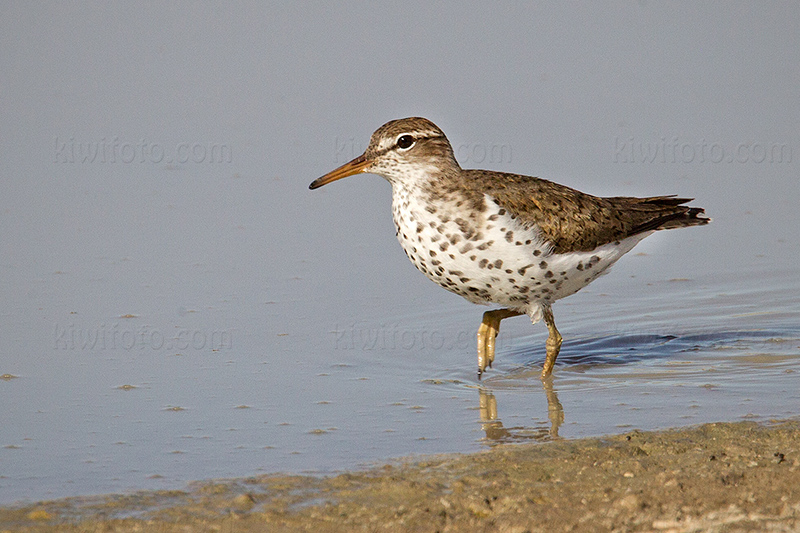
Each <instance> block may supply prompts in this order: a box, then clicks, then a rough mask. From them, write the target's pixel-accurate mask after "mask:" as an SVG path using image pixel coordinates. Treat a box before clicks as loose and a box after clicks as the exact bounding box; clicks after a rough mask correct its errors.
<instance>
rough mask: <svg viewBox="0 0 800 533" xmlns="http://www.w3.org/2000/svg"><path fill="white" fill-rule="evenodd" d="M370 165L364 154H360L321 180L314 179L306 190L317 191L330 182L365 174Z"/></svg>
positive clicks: (370, 162)
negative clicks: (360, 173) (361, 173)
mask: <svg viewBox="0 0 800 533" xmlns="http://www.w3.org/2000/svg"><path fill="white" fill-rule="evenodd" d="M371 164H372V161H370V160H369V159H367V158H366V157H364V154H361V155H360V156H358V157H356V158H355V159H353V160H352V161H350V162H349V163H345V164H344V165H342V166H340V167H339V168H337V169H336V170H331V171H330V172H328V173H327V174H325V175H324V176H322V177H321V178H317V179H315V180H314V181H313V182H311V185H309V186H308V188H309V189H317V188H319V187H322V186H323V185H327V184H328V183H330V182H332V181H336V180H340V179H342V178H346V177H347V176H352V175H353V174H358V173H359V172H367V171H368V169H369V166H370V165H371Z"/></svg>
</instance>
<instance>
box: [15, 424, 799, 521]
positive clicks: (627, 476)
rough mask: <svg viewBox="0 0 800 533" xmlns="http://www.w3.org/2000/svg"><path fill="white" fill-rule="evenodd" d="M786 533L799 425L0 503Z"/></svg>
mask: <svg viewBox="0 0 800 533" xmlns="http://www.w3.org/2000/svg"><path fill="white" fill-rule="evenodd" d="M6 530H13V531H29V532H52V531H69V532H84V531H87V532H88V531H92V532H94V531H158V532H173V531H174V532H177V531H221V532H239V531H290V532H292V531H509V532H523V531H674V532H679V531H687V532H688V531H797V530H800V421H797V420H788V421H781V422H773V423H770V424H764V425H759V424H756V423H753V422H738V423H717V424H705V425H702V426H697V427H691V428H684V429H676V430H669V431H661V432H639V431H633V432H630V433H627V434H623V435H615V436H610V437H604V438H589V439H580V440H556V441H553V442H548V443H543V444H542V443H540V444H515V445H498V446H495V447H492V448H491V449H487V450H486V451H483V452H479V453H475V454H466V455H446V456H435V457H428V458H424V459H418V458H417V459H409V460H405V461H400V462H395V463H392V464H386V465H384V466H380V467H376V468H373V469H370V470H365V471H353V472H348V473H344V474H340V475H338V476H335V477H327V478H317V477H311V476H297V475H267V476H260V477H254V478H247V479H239V480H224V481H214V482H202V483H196V484H193V485H192V486H190V487H189V489H188V490H185V491H151V492H138V493H134V494H129V495H107V496H96V497H85V498H69V499H63V500H55V501H49V502H40V503H37V504H33V505H25V506H17V507H13V508H3V509H0V531H6Z"/></svg>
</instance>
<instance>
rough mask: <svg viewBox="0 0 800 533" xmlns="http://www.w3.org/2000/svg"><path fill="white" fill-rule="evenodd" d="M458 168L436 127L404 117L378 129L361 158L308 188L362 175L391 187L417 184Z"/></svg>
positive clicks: (346, 164) (328, 174)
mask: <svg viewBox="0 0 800 533" xmlns="http://www.w3.org/2000/svg"><path fill="white" fill-rule="evenodd" d="M458 168H459V167H458V163H457V162H456V159H455V156H454V155H453V148H452V147H451V146H450V142H449V141H448V140H447V137H445V135H444V132H442V130H440V129H439V128H438V127H437V126H436V124H434V123H433V122H431V121H430V120H428V119H425V118H421V117H411V118H403V119H399V120H393V121H391V122H387V123H386V124H384V125H383V126H381V127H380V128H378V129H377V130H376V131H375V133H373V134H372V138H370V141H369V146H367V149H366V151H365V152H364V153H363V154H362V155H360V156H358V157H356V158H355V159H353V160H352V161H350V162H349V163H345V164H344V165H342V166H340V167H339V168H337V169H336V170H332V171H331V172H328V173H327V174H325V175H324V176H322V177H321V178H318V179H316V180H314V181H313V182H312V183H311V185H309V189H316V188H318V187H322V186H323V185H326V184H328V183H330V182H332V181H336V180H339V179H342V178H346V177H347V176H352V175H353V174H358V173H361V172H367V173H370V174H377V175H379V176H382V177H384V178H386V179H387V180H388V181H389V182H390V183H393V184H394V183H399V184H404V185H407V186H408V185H414V184H417V185H418V184H419V182H420V181H425V180H427V179H430V178H431V177H433V176H436V175H438V174H439V173H442V172H448V171H450V170H451V169H456V170H457V169H458Z"/></svg>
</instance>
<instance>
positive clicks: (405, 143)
mask: <svg viewBox="0 0 800 533" xmlns="http://www.w3.org/2000/svg"><path fill="white" fill-rule="evenodd" d="M415 142H417V141H416V140H415V139H414V137H412V136H411V135H401V136H400V137H398V138H397V147H398V148H400V149H401V150H408V149H409V148H411V147H412V146H414V143H415Z"/></svg>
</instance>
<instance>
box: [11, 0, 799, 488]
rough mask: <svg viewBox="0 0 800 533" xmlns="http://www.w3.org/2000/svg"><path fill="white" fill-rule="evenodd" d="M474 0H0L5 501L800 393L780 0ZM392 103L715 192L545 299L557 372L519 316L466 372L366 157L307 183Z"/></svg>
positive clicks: (767, 402) (570, 171)
mask: <svg viewBox="0 0 800 533" xmlns="http://www.w3.org/2000/svg"><path fill="white" fill-rule="evenodd" d="M487 9H488V8H487V7H486V6H484V5H483V4H481V3H476V4H474V5H471V6H470V5H462V7H461V9H458V10H453V9H446V8H444V7H424V8H423V7H420V8H419V9H415V10H411V11H413V12H409V11H408V10H405V9H402V7H401V6H399V5H398V6H393V7H391V8H389V7H387V8H381V9H373V8H372V7H370V8H369V9H367V7H366V6H362V7H361V8H356V7H355V6H354V7H351V8H348V9H343V10H339V11H336V12H326V11H324V10H323V8H321V7H320V8H316V7H314V8H312V7H310V6H299V7H282V8H278V7H273V8H271V9H265V8H262V7H261V5H260V4H254V5H252V6H247V5H238V6H236V7H230V8H226V10H224V11H223V10H221V9H212V8H201V7H197V6H194V5H192V4H175V7H170V8H167V7H159V6H148V5H141V4H125V5H121V6H106V5H103V6H102V7H101V6H91V5H85V6H83V7H70V6H66V5H60V4H54V5H35V6H30V7H29V6H28V5H27V4H5V5H4V7H3V8H2V14H1V15H0V49H1V50H2V51H3V52H2V54H0V118H1V119H2V120H1V122H2V124H3V127H2V128H0V171H2V172H0V174H2V180H0V228H2V230H1V231H0V302H2V308H0V312H1V313H2V320H0V376H2V379H0V407H1V408H0V503H11V502H15V501H25V500H36V499H42V498H54V497H61V496H71V495H82V494H97V493H105V492H112V491H113V492H117V491H128V490H136V489H150V488H152V489H157V488H182V487H184V486H185V484H186V483H187V482H189V481H191V480H197V479H208V478H219V477H235V476H248V475H254V474H259V473H266V472H278V471H281V472H311V473H323V474H324V473H331V472H336V471H340V470H343V469H349V468H356V467H361V466H364V465H369V464H372V463H374V462H380V461H385V460H390V459H391V458H395V457H400V456H407V455H415V454H429V453H439V452H459V451H461V452H468V451H475V450H480V449H482V448H484V447H486V446H491V445H493V444H494V443H496V442H507V441H525V440H531V439H533V440H547V439H553V438H575V437H581V436H587V435H601V434H607V433H613V432H621V431H627V430H630V429H632V428H639V429H656V428H667V427H674V426H680V425H686V424H698V423H702V422H707V421H718V420H743V419H752V420H762V421H764V420H769V419H772V418H784V417H791V416H797V415H798V413H799V412H800V386H799V385H800V267H799V266H798V258H800V238H798V234H797V228H798V227H800V217H798V212H797V205H798V202H799V201H800V178H798V176H800V172H798V164H797V159H798V158H800V142H798V135H797V124H800V98H798V94H797V87H800V79H799V78H798V76H800V66H798V64H797V58H796V53H795V51H796V50H797V49H798V46H800V43H798V39H800V37H799V36H798V32H797V31H796V28H795V21H796V20H798V17H800V12H799V10H800V8H798V6H796V5H793V4H791V5H772V4H770V5H760V6H759V7H758V9H756V8H755V7H746V4H743V5H741V6H739V7H738V8H736V9H733V8H732V9H725V10H724V12H720V10H721V9H722V8H720V7H719V6H716V7H714V6H697V5H695V4H686V5H684V6H677V7H675V6H672V7H671V6H651V5H650V4H649V3H644V2H641V3H638V4H632V5H624V6H623V5H620V6H618V7H617V8H615V9H611V10H609V8H608V6H606V7H600V6H592V5H589V4H587V5H585V6H583V7H579V6H572V7H563V8H561V9H560V10H553V9H550V8H547V9H545V8H543V7H537V6H534V7H528V8H504V9H505V10H506V11H497V10H498V9H500V8H494V9H495V11H488V10H487ZM701 52H702V53H701ZM766 80H768V82H767V81H766ZM665 87H669V90H668V91H667V90H666V89H665ZM417 114H419V115H426V116H428V117H429V118H431V119H432V120H434V121H435V122H437V123H438V124H439V125H440V126H441V127H442V128H443V129H444V130H445V132H446V133H447V134H448V135H449V137H450V139H451V141H452V143H453V145H454V147H455V148H456V152H457V155H458V157H459V160H460V162H461V163H462V165H463V166H465V167H482V168H491V169H495V170H504V171H514V172H521V173H528V174H535V175H540V176H542V177H547V178H550V179H553V180H555V181H559V182H562V183H565V184H568V185H571V186H574V187H577V188H580V189H583V190H586V191H587V192H591V193H594V194H600V195H619V194H626V195H656V194H671V193H676V194H680V195H682V196H689V197H695V198H696V200H695V202H694V203H695V204H696V205H700V206H703V207H705V208H706V209H707V211H708V214H709V215H710V216H711V217H713V218H714V222H713V223H712V224H711V225H709V226H707V227H703V228H691V229H686V230H679V231H670V232H662V233H659V234H657V235H654V236H652V237H649V238H648V239H646V240H645V241H644V242H642V243H641V244H640V245H639V246H637V247H636V248H635V249H634V250H633V252H631V253H630V254H628V256H626V257H624V258H623V259H622V260H620V262H619V263H618V264H617V265H616V266H615V267H614V269H612V271H611V272H610V273H609V275H607V276H604V277H603V278H601V279H599V280H597V281H596V282H595V283H593V284H592V285H591V286H589V287H587V288H586V289H584V290H583V291H581V292H580V293H578V294H576V295H575V296H573V297H570V298H568V299H566V300H563V301H560V302H558V303H557V304H556V305H555V307H554V311H555V316H556V321H557V323H558V326H559V329H560V331H561V333H562V335H563V336H564V339H565V341H564V345H563V348H562V353H561V356H560V358H559V365H558V366H557V367H556V371H555V375H554V378H553V380H552V383H548V384H543V383H542V382H541V380H540V379H539V377H538V376H539V372H540V368H541V363H542V360H543V357H544V341H545V338H546V329H545V327H544V326H543V325H542V324H537V325H536V326H531V325H530V323H529V322H528V320H527V319H526V318H525V317H518V318H513V319H509V320H506V321H504V322H503V327H502V330H501V333H500V337H499V340H498V352H497V359H496V363H495V368H494V369H492V370H491V371H490V372H489V373H488V374H487V375H486V378H485V379H484V381H483V382H482V383H479V382H477V381H476V379H475V370H476V354H475V345H474V343H475V332H476V330H477V326H478V324H479V322H480V317H481V313H482V312H483V311H484V310H485V309H482V308H480V307H478V306H474V305H472V304H469V303H467V302H466V301H463V300H462V299H460V298H459V297H457V296H455V295H452V294H449V293H447V292H446V291H443V290H441V289H440V288H438V287H437V286H435V285H434V284H432V283H431V282H429V281H428V280H426V279H425V278H424V277H423V276H422V275H421V274H419V273H418V272H416V271H415V270H414V268H413V266H412V265H411V264H410V263H409V262H408V260H407V259H406V258H405V255H404V254H403V252H402V250H401V249H400V247H399V245H398V244H397V242H396V240H395V238H394V227H393V225H392V222H391V216H390V208H389V204H390V188H389V186H388V185H387V184H386V183H385V182H384V181H383V180H381V179H380V178H378V177H375V176H367V175H364V176H356V177H352V178H349V179H348V180H345V181H342V182H337V183H335V184H332V185H329V186H327V187H325V188H323V189H321V190H318V191H313V192H312V191H309V190H308V189H307V186H308V183H310V182H311V180H313V179H314V178H316V177H318V176H320V175H321V174H323V173H325V172H327V171H328V170H331V169H332V168H334V167H335V166H338V165H339V164H341V163H344V162H345V161H346V160H347V159H349V158H350V157H353V156H355V155H358V154H359V153H360V151H361V150H362V149H363V148H364V146H365V145H366V142H367V140H368V138H369V135H370V134H371V133H372V131H373V130H374V129H376V128H377V127H378V126H380V125H381V124H382V123H383V122H385V121H387V120H390V119H393V118H398V117H402V116H408V115H417Z"/></svg>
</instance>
